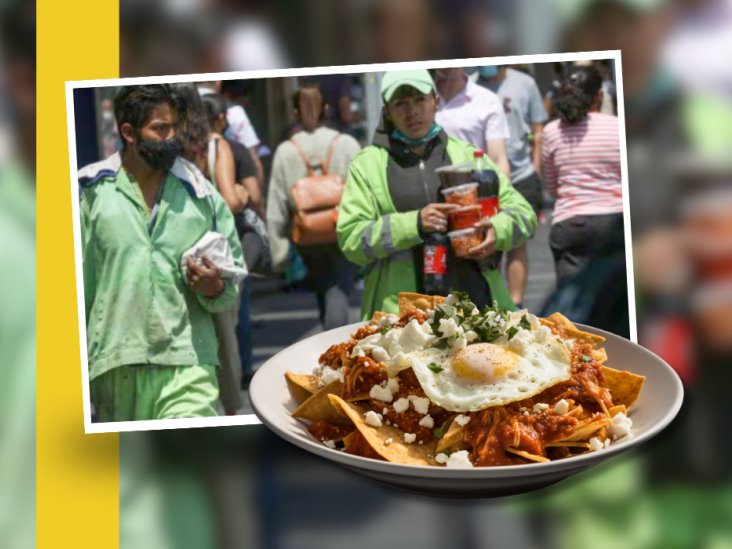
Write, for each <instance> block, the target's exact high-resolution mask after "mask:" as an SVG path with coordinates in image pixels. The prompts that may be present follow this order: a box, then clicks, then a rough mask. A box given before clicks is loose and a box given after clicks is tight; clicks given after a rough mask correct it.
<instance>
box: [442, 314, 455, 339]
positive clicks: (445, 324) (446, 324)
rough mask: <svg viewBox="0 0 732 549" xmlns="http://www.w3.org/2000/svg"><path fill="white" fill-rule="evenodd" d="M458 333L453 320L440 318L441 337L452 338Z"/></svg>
mask: <svg viewBox="0 0 732 549" xmlns="http://www.w3.org/2000/svg"><path fill="white" fill-rule="evenodd" d="M457 331H458V325H457V323H456V322H455V319H454V318H441V319H440V333H441V334H442V335H443V337H452V336H454V335H455V334H456V333H457Z"/></svg>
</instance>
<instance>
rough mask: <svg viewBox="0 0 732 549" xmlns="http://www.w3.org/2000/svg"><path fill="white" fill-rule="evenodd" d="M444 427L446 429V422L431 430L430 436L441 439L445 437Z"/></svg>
mask: <svg viewBox="0 0 732 549" xmlns="http://www.w3.org/2000/svg"><path fill="white" fill-rule="evenodd" d="M445 427H447V421H446V422H445V423H443V424H442V425H440V426H439V427H438V428H437V429H433V430H432V434H433V435H435V438H442V437H444V436H445Z"/></svg>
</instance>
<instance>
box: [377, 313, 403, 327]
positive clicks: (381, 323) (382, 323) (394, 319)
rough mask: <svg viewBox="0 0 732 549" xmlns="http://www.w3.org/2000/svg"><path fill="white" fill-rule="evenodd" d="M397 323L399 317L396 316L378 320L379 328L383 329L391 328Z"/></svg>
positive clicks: (389, 315)
mask: <svg viewBox="0 0 732 549" xmlns="http://www.w3.org/2000/svg"><path fill="white" fill-rule="evenodd" d="M397 322H399V317H398V316H397V315H392V314H388V315H384V316H382V317H381V318H380V319H379V327H380V328H384V327H386V326H393V325H394V324H396V323H397Z"/></svg>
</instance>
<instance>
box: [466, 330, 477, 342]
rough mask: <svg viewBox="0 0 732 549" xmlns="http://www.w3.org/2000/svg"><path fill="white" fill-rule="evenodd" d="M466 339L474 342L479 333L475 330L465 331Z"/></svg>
mask: <svg viewBox="0 0 732 549" xmlns="http://www.w3.org/2000/svg"><path fill="white" fill-rule="evenodd" d="M465 339H467V340H468V343H472V342H473V341H475V340H476V339H478V334H476V333H475V332H474V331H473V330H468V331H467V332H465Z"/></svg>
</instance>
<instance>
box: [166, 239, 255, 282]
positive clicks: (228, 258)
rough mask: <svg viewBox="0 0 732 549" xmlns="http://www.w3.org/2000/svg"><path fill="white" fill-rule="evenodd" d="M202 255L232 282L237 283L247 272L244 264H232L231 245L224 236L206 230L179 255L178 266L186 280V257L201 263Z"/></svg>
mask: <svg viewBox="0 0 732 549" xmlns="http://www.w3.org/2000/svg"><path fill="white" fill-rule="evenodd" d="M203 256H206V257H207V258H208V259H209V261H211V263H213V264H214V265H216V266H217V267H218V268H219V269H220V270H221V274H222V276H223V277H224V278H227V279H230V280H231V282H232V283H233V284H239V283H240V282H241V281H242V280H244V279H245V278H246V276H247V275H248V274H249V273H248V272H247V268H246V265H244V266H243V267H237V266H236V265H234V258H233V256H232V255H231V247H230V246H229V241H228V240H227V239H226V237H225V236H224V235H222V234H221V233H217V232H214V231H208V232H207V233H206V234H204V235H203V236H202V237H201V238H200V240H199V241H198V242H196V243H195V244H194V245H193V246H192V247H191V248H189V249H188V250H186V251H185V252H183V255H182V256H181V257H180V268H181V270H182V272H183V278H184V279H185V280H188V258H189V257H192V258H193V260H194V261H195V262H196V263H197V264H199V265H202V264H203V261H202V259H201V258H202V257H203Z"/></svg>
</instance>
